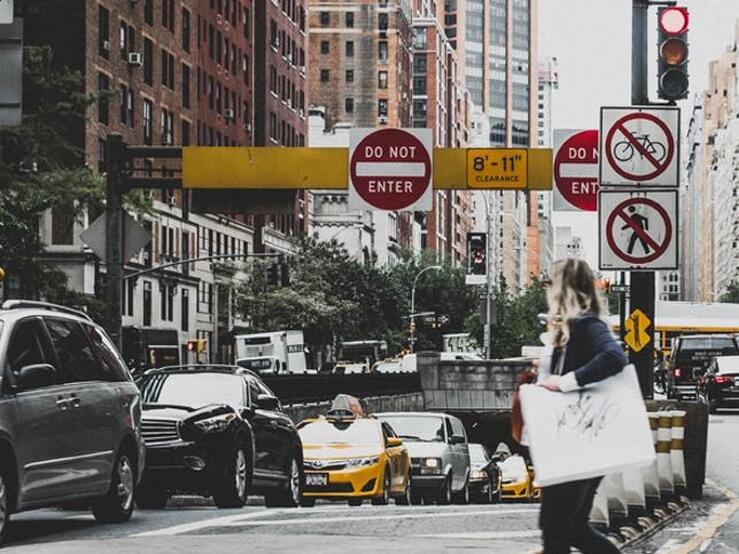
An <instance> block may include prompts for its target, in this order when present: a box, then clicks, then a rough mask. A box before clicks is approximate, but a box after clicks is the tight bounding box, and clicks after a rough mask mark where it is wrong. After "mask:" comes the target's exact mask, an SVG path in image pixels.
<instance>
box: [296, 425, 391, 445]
mask: <svg viewBox="0 0 739 554" xmlns="http://www.w3.org/2000/svg"><path fill="white" fill-rule="evenodd" d="M299 434H300V440H301V441H303V444H313V445H316V444H351V445H359V444H371V445H376V444H378V443H381V442H382V433H381V432H380V425H379V424H378V422H377V421H375V420H356V421H346V422H330V421H326V420H319V421H314V422H312V423H308V424H307V425H305V426H304V427H301V429H300V431H299Z"/></svg>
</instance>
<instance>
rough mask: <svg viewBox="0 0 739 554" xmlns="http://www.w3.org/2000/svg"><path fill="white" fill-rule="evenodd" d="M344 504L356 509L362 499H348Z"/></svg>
mask: <svg viewBox="0 0 739 554" xmlns="http://www.w3.org/2000/svg"><path fill="white" fill-rule="evenodd" d="M346 503H347V504H349V506H351V507H352V508H356V507H357V506H361V505H362V499H361V498H350V499H349V500H347V501H346Z"/></svg>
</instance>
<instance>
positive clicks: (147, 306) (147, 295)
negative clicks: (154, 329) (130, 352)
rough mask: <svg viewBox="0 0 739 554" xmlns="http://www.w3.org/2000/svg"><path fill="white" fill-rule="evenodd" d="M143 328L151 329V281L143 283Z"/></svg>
mask: <svg viewBox="0 0 739 554" xmlns="http://www.w3.org/2000/svg"><path fill="white" fill-rule="evenodd" d="M143 308H144V312H143V313H144V327H151V281H144V306H143Z"/></svg>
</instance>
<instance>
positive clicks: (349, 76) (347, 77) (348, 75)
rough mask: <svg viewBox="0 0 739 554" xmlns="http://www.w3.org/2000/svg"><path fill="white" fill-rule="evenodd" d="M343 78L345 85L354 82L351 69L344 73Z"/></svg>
mask: <svg viewBox="0 0 739 554" xmlns="http://www.w3.org/2000/svg"><path fill="white" fill-rule="evenodd" d="M344 78H345V80H346V82H347V83H353V82H354V70H353V69H347V70H346V72H345V73H344Z"/></svg>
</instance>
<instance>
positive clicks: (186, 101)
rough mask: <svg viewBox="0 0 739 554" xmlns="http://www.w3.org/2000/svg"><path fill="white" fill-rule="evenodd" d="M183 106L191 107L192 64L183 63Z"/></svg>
mask: <svg viewBox="0 0 739 554" xmlns="http://www.w3.org/2000/svg"><path fill="white" fill-rule="evenodd" d="M182 106H183V107H184V108H187V109H188V110H189V109H190V66H189V65H185V64H184V63H183V64H182Z"/></svg>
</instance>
